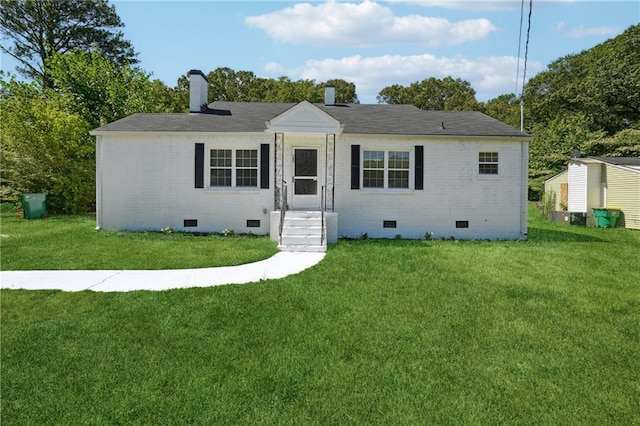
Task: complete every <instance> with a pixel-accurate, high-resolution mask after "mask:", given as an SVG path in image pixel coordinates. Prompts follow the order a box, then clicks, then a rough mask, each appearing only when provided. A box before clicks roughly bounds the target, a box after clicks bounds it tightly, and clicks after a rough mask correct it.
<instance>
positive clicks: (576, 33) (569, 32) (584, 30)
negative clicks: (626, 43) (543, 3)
mask: <svg viewBox="0 0 640 426" xmlns="http://www.w3.org/2000/svg"><path fill="white" fill-rule="evenodd" d="M556 29H557V31H558V32H559V33H560V34H562V35H563V36H564V37H568V38H584V37H593V36H596V37H600V36H605V37H606V36H613V35H617V34H619V33H620V32H621V31H622V30H621V29H620V28H618V27H611V26H609V27H607V26H605V27H591V28H589V27H585V26H584V25H580V26H577V27H573V28H567V27H566V24H565V23H564V22H560V23H559V24H558V25H557V27H556Z"/></svg>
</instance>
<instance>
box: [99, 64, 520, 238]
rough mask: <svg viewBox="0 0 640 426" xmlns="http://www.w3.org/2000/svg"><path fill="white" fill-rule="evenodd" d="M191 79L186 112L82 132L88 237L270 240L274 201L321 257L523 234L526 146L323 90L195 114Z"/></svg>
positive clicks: (483, 126)
mask: <svg viewBox="0 0 640 426" xmlns="http://www.w3.org/2000/svg"><path fill="white" fill-rule="evenodd" d="M190 78H191V86H192V92H191V110H192V111H193V112H192V113H190V114H134V115H132V116H129V117H126V118H124V119H121V120H118V121H116V122H113V123H110V124H107V125H105V126H102V127H99V128H97V129H95V130H93V131H92V132H91V134H92V135H94V136H96V138H97V158H96V160H97V168H96V169H97V226H98V227H99V228H101V229H123V230H147V229H151V230H159V229H161V228H165V227H169V226H170V227H172V228H173V229H175V230H184V231H198V232H223V231H224V230H225V229H233V230H234V231H235V232H237V233H248V232H252V233H257V234H266V233H269V234H270V235H271V237H272V238H273V239H276V240H277V239H279V238H280V228H281V225H280V223H281V219H280V218H281V212H282V207H283V204H284V200H283V198H284V194H285V193H286V204H287V205H288V211H287V213H286V214H285V218H288V220H293V218H294V216H295V215H296V213H295V212H297V211H306V212H317V214H320V212H321V211H322V212H323V213H324V214H322V215H321V216H322V217H321V218H320V220H321V222H320V226H321V228H322V232H323V234H322V240H321V242H320V245H323V244H325V243H326V241H327V240H328V242H330V243H331V242H335V241H336V240H337V239H338V238H339V237H342V236H348V237H358V236H360V235H362V234H364V233H366V234H367V235H368V236H369V237H388V238H393V237H395V236H397V235H400V236H402V237H403V238H423V237H424V236H425V234H426V233H432V234H433V237H434V238H438V237H455V238H458V239H524V238H526V236H527V161H528V142H529V140H530V137H529V135H527V134H525V133H522V132H520V131H518V130H516V129H514V128H512V127H510V126H508V125H506V124H504V123H501V122H500V121H498V120H495V119H493V118H491V117H488V116H486V115H484V114H482V113H479V112H441V111H423V110H419V109H417V108H415V107H413V106H411V105H360V104H348V105H344V104H335V103H334V102H333V98H334V93H333V88H328V89H327V93H326V101H325V103H324V104H311V103H309V102H306V101H303V102H300V103H297V104H293V103H289V104H285V103H243V102H213V103H211V104H209V105H203V104H206V96H207V95H206V84H207V83H206V80H205V79H204V75H203V74H202V73H201V72H199V71H191V72H190ZM299 222H304V219H300V221H299ZM285 228H286V225H285ZM294 233H295V232H294ZM287 244H289V243H283V245H287ZM291 244H293V243H291Z"/></svg>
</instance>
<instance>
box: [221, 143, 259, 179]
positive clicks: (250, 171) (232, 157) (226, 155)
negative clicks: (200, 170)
mask: <svg viewBox="0 0 640 426" xmlns="http://www.w3.org/2000/svg"><path fill="white" fill-rule="evenodd" d="M210 166H211V175H210V177H211V180H210V184H211V186H216V187H220V186H223V187H225V186H226V187H257V186H258V150H257V149H235V150H233V149H212V150H211V159H210Z"/></svg>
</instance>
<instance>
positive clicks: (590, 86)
mask: <svg viewBox="0 0 640 426" xmlns="http://www.w3.org/2000/svg"><path fill="white" fill-rule="evenodd" d="M524 97H525V105H526V106H527V107H528V108H527V111H528V112H529V113H530V115H531V118H532V119H533V121H534V122H535V123H539V124H545V123H549V122H550V121H552V120H554V119H556V118H558V117H561V116H569V115H573V114H577V113H580V114H584V115H585V118H586V120H587V122H586V123H587V124H588V126H589V128H590V129H591V130H600V129H604V130H605V131H606V132H607V133H608V134H610V135H613V134H615V133H616V132H618V131H620V130H622V129H625V128H632V127H636V126H640V24H639V25H635V26H632V27H629V28H628V29H627V30H626V31H624V32H623V33H622V34H620V35H619V36H617V37H615V38H612V39H610V40H607V41H605V42H604V43H602V44H600V45H598V46H595V47H593V48H592V49H589V50H585V51H583V52H581V53H579V54H575V55H568V56H565V57H563V58H560V59H557V60H556V61H554V62H552V63H551V64H550V65H549V67H548V69H547V70H546V71H544V72H542V73H540V74H538V75H536V76H535V77H533V78H532V79H531V80H529V82H528V83H527V86H526V88H525V93H524Z"/></svg>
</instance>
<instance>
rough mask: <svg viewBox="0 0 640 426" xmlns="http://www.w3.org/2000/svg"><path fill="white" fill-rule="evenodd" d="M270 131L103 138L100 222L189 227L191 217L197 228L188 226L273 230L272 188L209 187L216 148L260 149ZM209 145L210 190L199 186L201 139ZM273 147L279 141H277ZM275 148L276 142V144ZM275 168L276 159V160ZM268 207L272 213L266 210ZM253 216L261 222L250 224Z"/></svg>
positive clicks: (115, 225) (138, 226) (110, 225)
mask: <svg viewBox="0 0 640 426" xmlns="http://www.w3.org/2000/svg"><path fill="white" fill-rule="evenodd" d="M270 141H271V139H270V137H269V135H266V134H265V135H258V136H254V137H238V136H236V137H232V138H230V137H225V138H219V137H217V138H216V137H212V136H209V137H197V136H194V137H192V136H162V137H158V136H153V137H139V136H136V137H116V136H114V137H108V138H107V137H102V138H101V141H100V142H99V154H98V158H99V159H100V161H99V165H98V171H97V173H98V182H99V184H98V198H100V197H102V199H101V202H99V208H98V226H100V227H101V228H102V229H123V230H160V229H162V228H165V227H168V226H170V227H172V228H173V229H175V230H185V228H184V226H183V225H184V220H185V219H196V220H197V221H198V226H197V227H189V228H186V230H189V231H199V232H222V231H224V229H226V228H231V229H233V230H234V231H235V232H242V233H245V232H252V233H254V234H267V233H268V232H269V216H268V212H269V211H270V210H272V209H273V182H272V181H273V171H272V172H271V174H270V180H271V184H270V186H271V188H270V189H257V188H255V189H253V188H252V189H244V188H242V189H237V190H235V189H230V188H229V189H227V188H225V189H213V188H206V186H208V180H209V177H208V158H209V150H210V149H211V148H212V147H214V146H215V147H220V148H229V147H230V148H234V147H238V148H247V149H249V148H250V149H258V150H259V149H260V144H261V143H269V142H270ZM197 142H201V143H205V188H204V189H197V188H194V155H195V154H194V153H195V143H197ZM271 145H273V144H271ZM270 152H271V153H272V152H273V146H271V148H270ZM270 169H271V170H273V160H271V167H270ZM265 210H266V213H265ZM247 219H251V220H260V227H259V228H253V227H251V228H247V226H246V225H247Z"/></svg>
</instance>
